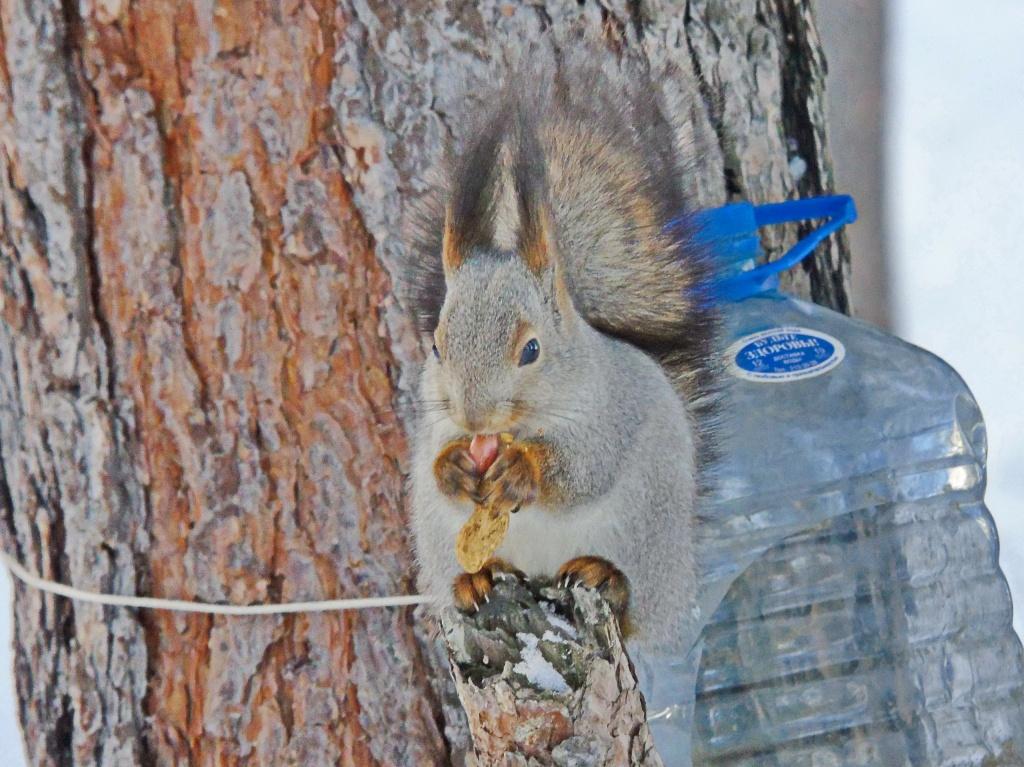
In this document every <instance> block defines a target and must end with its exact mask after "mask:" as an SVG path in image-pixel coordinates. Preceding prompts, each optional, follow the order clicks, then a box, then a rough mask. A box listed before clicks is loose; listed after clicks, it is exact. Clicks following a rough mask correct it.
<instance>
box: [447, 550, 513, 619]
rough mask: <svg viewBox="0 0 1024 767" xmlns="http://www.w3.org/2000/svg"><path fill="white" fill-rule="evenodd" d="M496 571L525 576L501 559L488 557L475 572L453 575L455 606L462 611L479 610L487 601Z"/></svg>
mask: <svg viewBox="0 0 1024 767" xmlns="http://www.w3.org/2000/svg"><path fill="white" fill-rule="evenodd" d="M496 573H512V574H513V575H515V576H516V577H518V578H524V577H526V576H524V575H523V573H521V572H520V571H519V570H517V569H516V568H514V567H512V565H510V564H509V563H508V562H506V561H505V560H503V559H497V558H493V559H489V560H487V562H486V563H485V564H484V566H483V567H481V568H480V569H479V570H477V571H476V572H475V573H461V574H459V575H457V576H455V581H454V582H453V583H452V596H454V597H455V606H456V607H458V608H459V609H460V610H462V611H463V612H469V611H471V610H473V611H475V610H479V609H480V605H481V604H483V603H484V602H489V601H490V593H491V589H492V588H493V587H494V576H495V574H496Z"/></svg>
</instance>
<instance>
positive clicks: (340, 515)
mask: <svg viewBox="0 0 1024 767" xmlns="http://www.w3.org/2000/svg"><path fill="white" fill-rule="evenodd" d="M581 30H582V31H583V32H584V33H585V34H587V35H591V36H594V37H600V38H603V40H604V41H605V42H606V45H607V50H608V53H607V55H608V56H615V55H618V53H619V52H621V50H622V49H624V48H626V49H630V50H632V51H634V52H636V53H637V54H638V55H641V56H644V57H646V58H647V59H648V60H649V61H650V63H651V66H652V67H653V69H654V71H655V73H656V74H657V73H659V72H666V71H670V72H671V73H672V74H671V76H669V77H665V78H663V81H662V85H663V87H664V88H665V90H666V92H667V93H670V94H673V93H676V92H678V91H679V90H680V89H681V88H682V83H685V82H686V81H687V80H688V79H690V77H691V76H695V77H696V78H697V79H698V81H699V82H700V86H699V88H698V89H697V92H696V93H695V94H693V95H694V98H693V99H691V100H690V104H689V107H688V118H689V120H690V126H691V129H692V131H693V132H695V133H696V134H699V135H700V136H704V137H707V138H709V139H710V141H709V144H710V146H711V149H710V151H709V152H708V153H707V155H706V156H704V157H703V158H702V161H701V163H700V164H699V165H698V166H697V168H696V170H695V175H694V178H693V179H692V185H693V188H694V190H695V192H696V194H697V196H698V198H699V199H700V200H701V201H702V202H703V203H706V204H717V203H720V202H723V201H725V200H727V199H729V198H734V197H746V198H750V199H752V200H755V201H762V200H778V199H783V198H786V197H790V196H793V195H796V194H811V193H816V192H820V191H822V190H825V189H828V188H829V187H830V185H831V173H830V168H829V162H828V151H827V145H826V140H825V129H824V118H823V113H824V108H823V98H822V89H823V83H824V79H823V74H824V72H823V70H824V61H823V58H822V54H821V50H820V47H819V45H818V40H817V35H816V32H815V30H814V25H813V19H812V13H811V10H810V7H809V4H808V2H806V0H804V1H800V0H691V2H687V3H670V2H658V1H657V0H642V1H641V2H635V1H632V0H615V1H614V2H613V1H611V0H609V1H607V2H603V3H599V2H595V1H594V0H580V2H577V0H560V1H558V0H549V1H548V2H529V3H527V2H511V1H505V0H491V1H487V2H482V3H469V2H442V0H413V1H411V2H403V3H398V2H384V1H383V0H354V1H353V2H332V1H331V0H283V1H282V2H276V1H272V0H230V1H229V0H203V1H200V0H194V1H193V0H180V2H177V3H173V4H171V3H164V2H157V0H150V1H147V0H80V2H75V1H74V0H63V2H61V1H60V0H0V47H2V56H0V512H2V517H3V529H4V539H5V540H4V545H5V547H6V550H7V551H10V552H12V553H14V554H16V555H17V556H18V557H19V558H20V559H21V560H22V561H23V562H24V563H26V564H27V565H28V566H29V567H30V568H31V569H33V570H35V571H36V572H38V573H39V574H41V575H43V576H45V577H48V578H53V579H56V580H60V581H64V582H67V583H73V584H75V585H77V586H80V587H82V588H88V589H97V590H110V591H117V592H121V593H142V594H152V595H158V596H169V597H178V598H196V599H202V600H210V601H222V600H223V601H232V602H236V603H246V602H259V601H264V600H272V599H273V600H280V599H314V598H326V597H335V596H355V595H377V594H389V593H405V592H408V591H410V590H411V589H412V573H411V559H410V554H409V545H408V536H407V534H406V531H405V510H404V507H403V500H404V497H403V486H402V474H403V469H404V467H405V460H406V458H405V456H406V438H405V426H406V424H407V409H406V404H407V402H408V394H409V391H410V387H411V385H412V375H413V371H414V368H415V364H416V362H417V360H418V359H419V357H420V355H421V349H420V347H419V344H418V341H417V339H416V337H415V335H414V334H413V332H412V330H411V324H410V323H409V321H408V318H407V317H406V315H405V314H404V312H403V310H402V307H401V306H399V305H398V304H397V303H396V302H395V300H394V299H393V297H392V292H391V291H392V287H391V286H392V284H393V279H394V276H395V275H394V274H393V268H394V264H395V263H396V262H397V259H396V254H397V253H398V252H399V250H400V248H401V243H400V236H399V232H400V220H401V214H402V210H403V207H404V203H405V201H406V200H407V199H408V198H409V197H410V196H414V195H416V194H419V193H420V192H421V191H422V189H423V184H424V181H423V179H424V172H425V170H426V168H427V167H428V165H429V164H430V162H431V160H432V158H433V157H434V156H436V151H437V149H438V147H439V145H440V143H441V141H442V139H443V138H444V136H445V134H446V133H448V132H452V133H458V132H459V131H461V130H462V124H461V123H460V122H459V121H458V120H457V119H456V118H455V117H454V116H453V115H454V114H455V113H456V110H457V104H458V101H457V97H458V93H459V83H462V82H466V81H468V80H472V79H473V78H474V77H478V76H480V75H481V73H483V72H484V71H485V70H487V69H488V68H489V67H491V66H492V64H493V62H498V63H497V64H494V66H496V67H497V68H500V62H501V61H502V54H501V51H502V50H503V47H505V48H509V49H521V48H523V47H524V46H525V45H526V44H527V42H528V41H533V42H535V43H536V44H538V45H542V46H553V47H555V48H556V49H559V48H564V47H566V46H570V45H573V41H574V40H575V39H576V37H575V35H576V34H577V33H578V32H579V31H581ZM476 97H478V98H481V99H483V98H486V97H487V94H486V92H480V91H477V93H476ZM794 234H795V232H792V231H788V232H783V233H782V234H780V235H779V236H778V237H776V238H775V239H774V240H772V242H771V243H770V244H771V246H772V248H773V249H780V248H781V247H783V246H784V245H785V244H786V242H787V241H791V240H792V238H793V236H794ZM847 271H848V257H847V254H846V252H845V250H844V247H843V244H842V242H841V241H840V242H836V243H833V244H831V245H830V246H829V247H828V248H824V249H823V251H822V252H821V253H820V254H819V255H818V257H817V259H816V260H815V261H814V262H813V263H812V264H811V265H810V266H809V267H808V269H807V270H806V272H802V273H800V274H798V275H797V276H796V278H795V280H796V282H795V287H796V289H797V290H799V291H800V292H804V293H809V294H810V295H811V296H812V297H814V298H815V299H816V300H818V301H820V302H823V303H827V304H829V305H832V306H834V307H837V308H839V309H846V307H847V306H848V301H847V295H846V288H845V286H846V276H847ZM15 620H16V640H15V650H16V656H17V661H16V674H17V680H18V699H19V705H20V712H21V722H22V726H23V729H24V733H25V740H26V746H27V750H28V755H29V761H30V762H31V763H32V764H38V765H44V764H45V765H76V766H77V765H133V764H193V765H213V764H216V765H243V764H249V765H256V764H261V765H285V764H303V765H305V764H309V765H313V764H341V765H374V764H380V765H413V764H415V765H427V764H446V763H449V761H450V760H451V759H452V758H453V751H457V750H458V749H459V748H460V747H461V746H460V743H461V740H460V738H461V736H460V735H459V731H458V727H457V724H456V717H455V716H454V715H450V716H449V717H448V721H449V725H448V727H447V728H445V726H444V724H443V722H444V716H443V715H444V713H445V711H446V710H447V708H448V705H449V702H450V699H449V698H448V697H447V696H448V693H449V691H450V687H449V686H448V685H447V681H446V679H445V677H444V672H443V671H439V670H438V668H437V666H436V664H433V662H432V660H431V658H432V653H433V644H432V641H431V640H430V638H429V632H428V630H426V629H424V628H423V622H422V621H421V620H419V619H418V618H417V617H416V615H415V614H414V613H413V612H412V611H409V610H373V611H363V612H358V613H344V614H336V615H327V616H323V615H319V616H312V615H311V616H298V617H289V618H277V619H273V618H258V619H245V620H243V619H237V618H233V619H224V618H210V617H200V616H195V617H184V616H181V615H171V614H164V613H158V612H144V613H138V612H134V611H131V610H125V609H114V608H106V609H103V608H99V607H93V606H86V605H81V604H73V603H70V602H68V601H65V600H61V599H55V598H52V597H48V596H44V595H42V594H39V593H37V592H34V591H32V590H27V589H25V588H23V587H21V586H18V588H17V590H16V599H15ZM448 713H449V714H450V713H451V712H450V711H449V712H448Z"/></svg>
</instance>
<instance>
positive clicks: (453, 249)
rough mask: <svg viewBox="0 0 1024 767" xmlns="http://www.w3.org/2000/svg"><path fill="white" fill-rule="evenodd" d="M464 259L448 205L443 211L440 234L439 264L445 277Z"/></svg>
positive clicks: (460, 264)
mask: <svg viewBox="0 0 1024 767" xmlns="http://www.w3.org/2000/svg"><path fill="white" fill-rule="evenodd" d="M465 260H466V254H465V251H464V250H463V245H462V244H461V243H460V242H459V233H458V231H457V230H456V229H455V225H454V219H453V216H452V209H451V207H450V206H449V207H448V208H447V209H446V210H445V212H444V230H443V232H442V235H441V264H442V265H443V266H444V274H445V277H450V276H451V275H452V274H453V273H454V272H455V270H456V269H458V268H459V267H460V266H462V262H463V261H465Z"/></svg>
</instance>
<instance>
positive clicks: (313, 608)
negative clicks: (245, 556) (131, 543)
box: [0, 551, 433, 615]
mask: <svg viewBox="0 0 1024 767" xmlns="http://www.w3.org/2000/svg"><path fill="white" fill-rule="evenodd" d="M0 561H3V563H4V564H5V565H7V569H9V570H10V571H11V572H12V573H13V574H14V575H15V576H17V578H18V579H19V580H21V581H23V582H24V583H26V584H27V585H29V586H32V587H33V588H36V589H39V590H40V591H46V592H48V593H50V594H56V595H58V596H62V597H67V598H68V599H75V600H77V601H79V602H90V603H92V604H96V605H112V606H114V607H143V608H146V609H149V610H174V611H176V612H182V613H209V614H211V615H283V614H285V613H322V612H329V611H333V610H365V609H366V608H368V607H405V606H407V605H418V604H424V603H427V602H432V601H433V598H431V597H428V596H425V595H423V594H405V595H402V596H390V597H361V598H357V599H321V600H317V601H314V602H277V603H273V604H262V605H216V604H210V603H208V602H191V601H188V600H184V599H158V598H156V597H133V596H123V595H121V594H104V593H101V592H98V591H83V590H82V589H76V588H74V587H72V586H67V585H65V584H63V583H58V582H57V581H51V580H47V579H46V578H40V577H39V576H38V575H36V574H34V573H30V572H29V571H28V570H26V569H25V568H24V567H23V566H22V564H21V562H19V561H17V560H16V559H14V558H13V557H12V556H10V555H9V554H7V553H6V552H3V551H0Z"/></svg>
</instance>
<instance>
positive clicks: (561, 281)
mask: <svg viewBox="0 0 1024 767" xmlns="http://www.w3.org/2000/svg"><path fill="white" fill-rule="evenodd" d="M628 79H629V80H630V81H631V82H634V83H636V84H637V85H636V87H635V88H633V90H632V91H624V90H623V89H622V88H621V85H622V82H623V80H621V79H620V80H619V81H618V85H615V86H613V85H612V84H610V83H609V82H605V81H602V75H601V73H599V72H595V71H591V70H590V69H588V68H587V65H586V64H585V63H577V64H575V65H572V66H569V67H568V68H567V69H565V70H564V71H560V72H559V73H558V74H557V75H556V76H554V77H548V76H537V77H535V78H534V79H533V81H532V84H530V85H529V87H518V88H517V87H506V88H505V90H504V91H502V92H503V94H504V95H503V96H502V98H501V99H499V100H498V103H497V104H496V105H495V107H494V109H493V110H492V111H491V112H490V113H489V114H486V115H483V116H482V117H481V119H479V120H478V121H477V122H478V125H479V130H478V131H477V132H476V134H475V136H474V137H471V138H470V140H469V141H468V143H467V144H466V146H464V147H459V148H454V149H453V150H452V151H451V152H450V155H449V159H448V165H449V168H448V173H447V174H446V175H445V176H443V177H442V178H443V183H442V184H441V185H440V186H439V188H438V189H437V193H436V195H432V196H429V197H428V198H427V199H426V200H425V206H424V208H423V211H422V212H421V216H420V218H419V222H418V224H419V227H418V229H419V231H418V237H417V244H414V246H413V247H412V248H411V249H410V253H411V255H412V256H413V257H414V259H415V260H414V261H412V262H410V264H409V268H408V269H407V270H406V271H407V273H408V274H409V275H411V278H410V281H411V284H410V285H407V290H406V292H407V294H408V295H410V296H411V297H412V298H411V305H412V306H413V307H414V310H415V312H416V314H417V317H418V319H419V320H420V324H421V328H422V329H423V331H424V332H425V333H432V334H433V336H434V339H435V340H436V343H437V346H438V348H439V350H440V354H441V359H440V360H435V359H434V358H433V357H430V356H428V358H427V360H426V361H425V363H424V367H423V371H422V375H421V381H420V403H419V404H420V408H419V414H418V419H419V420H418V425H417V428H416V432H415V434H414V440H413V466H412V474H411V500H412V526H413V533H414V538H415V546H416V555H417V561H418V565H419V586H420V589H421V590H422V591H424V592H425V593H430V594H432V595H434V596H436V597H437V598H438V599H439V600H441V603H442V604H445V603H450V602H451V600H452V594H451V587H452V582H453V580H454V579H455V577H456V576H457V575H459V573H460V571H461V570H460V567H459V565H458V563H457V561H456V559H455V539H456V535H457V533H458V531H459V529H460V528H461V527H462V525H463V524H464V523H465V521H466V520H467V518H468V517H469V515H470V514H471V513H472V504H471V503H470V502H469V501H468V500H466V501H453V500H451V499H450V498H449V497H447V496H445V495H444V494H442V492H441V491H440V489H439V488H438V486H437V481H436V479H435V476H434V472H433V466H434V461H435V459H436V458H437V456H438V454H439V453H440V452H441V451H442V449H443V448H444V447H445V445H447V444H448V443H449V442H450V441H452V440H454V439H460V438H465V437H468V436H471V435H473V434H493V433H500V432H506V431H511V432H512V433H513V434H514V435H515V436H516V437H517V438H519V439H542V440H543V441H544V442H545V443H546V444H547V445H548V447H549V450H550V451H551V452H552V453H553V455H554V465H553V466H552V467H549V469H548V473H547V475H546V476H545V478H544V481H545V482H546V483H547V484H549V485H554V486H556V487H557V488H558V489H559V490H560V493H559V495H560V496H561V497H562V498H564V499H565V500H564V502H560V503H559V505H557V506H549V505H545V504H543V503H540V502H538V503H534V504H532V505H527V506H525V507H524V508H522V509H521V510H520V511H519V512H518V513H516V514H514V515H513V516H512V520H511V524H510V529H509V533H508V536H507V537H506V539H505V541H504V543H503V544H502V546H501V547H500V548H499V549H498V551H497V552H496V555H497V556H499V557H501V558H503V559H506V560H507V561H509V562H510V563H511V564H513V565H514V566H516V567H518V568H519V569H521V570H523V571H524V572H526V573H527V574H528V575H532V576H552V575H554V574H555V572H556V571H557V570H558V568H559V567H560V566H561V565H562V564H564V563H565V562H566V561H567V560H569V559H572V558H573V557H577V556H583V555H596V556H601V557H604V558H605V559H607V560H609V561H610V562H612V563H613V564H614V565H615V566H617V567H618V568H619V569H620V570H621V571H622V572H623V573H624V574H625V575H626V576H627V578H628V579H629V581H630V589H631V596H630V607H629V613H630V618H631V622H632V624H633V626H634V627H635V629H636V632H637V633H636V636H635V640H636V641H640V642H642V643H644V644H658V645H665V644H672V643H674V642H679V641H683V633H684V630H683V626H684V623H685V622H686V621H687V620H688V618H689V616H690V614H691V612H692V609H693V607H694V603H695V593H696V582H695V563H694V559H695V520H696V518H697V512H696V505H697V499H698V497H699V494H700V489H701V484H702V477H703V476H704V473H705V471H704V470H705V466H706V463H707V455H708V454H709V453H710V452H711V451H710V444H711V442H712V440H711V439H710V438H709V436H710V431H711V428H710V424H711V423H712V422H713V414H714V408H713V406H712V403H713V402H714V400H715V397H714V390H715V383H716V380H717V379H716V375H715V367H714V364H713V359H714V354H713V349H714V340H715V334H716V329H717V314H716V312H715V310H714V307H709V306H708V305H707V304H706V302H705V301H703V300H702V298H701V294H700V288H701V286H702V285H704V284H705V282H706V280H707V278H708V277H709V276H710V269H709V265H708V260H707V258H706V253H704V252H703V251H702V249H701V248H700V247H699V246H697V245H696V244H694V241H693V239H692V234H693V233H692V231H691V230H689V229H688V228H687V225H686V224H685V223H684V224H683V226H682V227H677V228H675V229H673V231H672V232H671V233H669V232H668V230H667V229H666V225H667V224H668V222H669V220H671V219H673V218H675V217H676V216H679V215H680V214H683V213H685V211H684V210H682V207H683V200H684V195H683V193H682V191H681V190H682V186H683V179H682V178H681V174H682V172H683V169H684V167H685V165H684V163H683V162H682V161H681V160H680V158H679V155H678V147H676V146H674V145H673V144H672V142H671V140H670V138H669V137H670V135H671V133H672V131H671V129H670V128H669V127H668V121H667V119H666V117H665V113H664V111H663V109H662V106H661V104H660V103H659V102H658V100H657V99H656V98H655V97H654V96H653V89H651V88H650V87H649V83H647V82H646V81H645V79H644V76H643V73H642V72H632V73H631V77H630V78H628ZM523 84H524V83H523V82H522V81H520V82H519V85H523ZM446 207H447V209H448V219H447V220H448V221H450V222H452V221H454V222H455V225H454V227H453V228H452V229H451V230H450V231H452V232H454V235H455V239H457V240H458V242H460V243H462V244H463V252H462V256H463V258H462V259H461V261H459V260H458V259H456V264H455V266H454V268H452V269H449V270H448V273H447V274H442V271H441V259H440V252H441V231H442V228H443V226H444V222H445V220H446V218H445V208H446ZM545 210H546V211H550V216H549V218H548V219H545V220H549V221H550V224H551V225H550V227H549V228H548V229H545V232H547V234H548V235H549V240H550V246H551V247H550V250H551V253H550V256H551V257H550V259H549V262H548V263H547V265H546V266H545V267H544V268H543V269H540V270H538V269H537V268H534V269H533V270H532V271H531V269H530V268H528V266H527V263H526V262H525V261H524V260H523V258H524V257H525V256H524V254H526V253H534V252H535V250H533V249H531V247H530V245H531V243H535V242H536V240H537V235H536V232H537V231H538V230H537V227H538V225H539V224H538V221H540V218H537V215H536V214H537V213H538V211H545ZM684 220H685V216H684ZM524 325H528V326H529V327H530V328H531V331H530V333H529V334H527V335H521V332H522V328H523V327H524ZM529 337H536V338H537V339H538V340H539V341H540V346H541V356H540V359H539V361H538V362H537V363H535V364H533V365H528V366H525V367H520V366H519V365H518V354H519V351H520V349H521V347H522V343H523V342H524V341H525V340H526V339H527V338H529Z"/></svg>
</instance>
